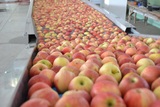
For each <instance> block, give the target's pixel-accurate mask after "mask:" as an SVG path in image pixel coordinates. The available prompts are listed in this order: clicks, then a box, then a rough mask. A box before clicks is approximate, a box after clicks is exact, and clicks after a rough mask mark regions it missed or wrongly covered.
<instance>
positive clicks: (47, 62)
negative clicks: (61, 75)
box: [37, 59, 52, 68]
mask: <svg viewBox="0 0 160 107" xmlns="http://www.w3.org/2000/svg"><path fill="white" fill-rule="evenodd" d="M37 63H42V64H44V65H46V66H47V67H48V68H52V64H51V62H50V61H48V60H46V59H42V60H39V61H38V62H37Z"/></svg>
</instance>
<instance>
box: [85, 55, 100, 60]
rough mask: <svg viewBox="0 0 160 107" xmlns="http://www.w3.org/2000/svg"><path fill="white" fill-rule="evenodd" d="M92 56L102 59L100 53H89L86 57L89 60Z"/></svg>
mask: <svg viewBox="0 0 160 107" xmlns="http://www.w3.org/2000/svg"><path fill="white" fill-rule="evenodd" d="M90 58H96V59H100V60H101V58H100V56H99V54H89V55H88V56H87V57H86V59H87V60H88V59H90Z"/></svg>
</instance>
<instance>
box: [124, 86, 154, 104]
mask: <svg viewBox="0 0 160 107" xmlns="http://www.w3.org/2000/svg"><path fill="white" fill-rule="evenodd" d="M135 99H136V100H135ZM124 101H125V103H126V105H127V107H151V105H152V103H154V102H155V101H156V96H155V95H154V94H153V92H152V91H151V90H149V89H147V88H135V89H131V90H129V91H128V92H127V93H126V94H125V96H124Z"/></svg>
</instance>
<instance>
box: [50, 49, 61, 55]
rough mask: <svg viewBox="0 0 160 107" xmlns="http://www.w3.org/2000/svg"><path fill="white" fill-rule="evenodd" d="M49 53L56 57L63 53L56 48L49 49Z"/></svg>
mask: <svg viewBox="0 0 160 107" xmlns="http://www.w3.org/2000/svg"><path fill="white" fill-rule="evenodd" d="M50 55H53V56H55V57H58V56H61V55H63V54H62V53H61V52H60V51H58V50H51V51H50Z"/></svg>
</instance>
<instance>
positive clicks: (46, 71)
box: [39, 69, 56, 83]
mask: <svg viewBox="0 0 160 107" xmlns="http://www.w3.org/2000/svg"><path fill="white" fill-rule="evenodd" d="M39 75H44V76H46V77H47V78H48V79H49V80H50V81H51V82H52V83H53V80H54V76H55V75H56V73H55V72H54V71H53V70H51V69H43V70H42V71H41V72H40V74H39Z"/></svg>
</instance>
